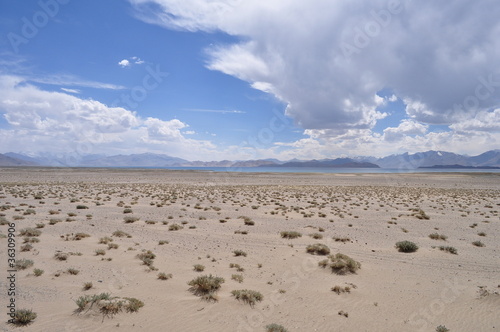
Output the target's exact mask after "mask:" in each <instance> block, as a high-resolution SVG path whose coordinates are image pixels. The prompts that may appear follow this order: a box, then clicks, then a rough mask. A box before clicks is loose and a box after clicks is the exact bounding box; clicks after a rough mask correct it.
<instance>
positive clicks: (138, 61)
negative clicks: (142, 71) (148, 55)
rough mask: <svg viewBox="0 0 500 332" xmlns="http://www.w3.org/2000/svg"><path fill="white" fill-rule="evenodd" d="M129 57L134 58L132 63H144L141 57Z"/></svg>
mask: <svg viewBox="0 0 500 332" xmlns="http://www.w3.org/2000/svg"><path fill="white" fill-rule="evenodd" d="M130 59H132V60H134V63H135V64H136V65H142V64H143V63H144V60H141V58H139V57H136V56H133V57H131V58H130Z"/></svg>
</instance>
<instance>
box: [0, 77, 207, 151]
mask: <svg viewBox="0 0 500 332" xmlns="http://www.w3.org/2000/svg"><path fill="white" fill-rule="evenodd" d="M0 114H2V115H3V117H4V119H5V120H6V122H7V125H8V126H7V127H6V128H4V129H0V141H1V142H2V146H1V150H2V151H1V152H8V151H10V150H12V149H13V150H15V151H25V152H32V153H36V152H47V151H50V152H58V153H63V152H64V153H76V154H79V155H83V154H88V153H112V154H116V153H117V152H120V151H123V152H124V153H127V154H130V153H137V152H146V151H149V152H155V151H156V152H158V153H167V154H171V155H174V156H179V157H184V158H193V157H202V156H210V155H213V150H214V149H215V146H214V145H213V144H212V143H211V142H209V141H202V140H194V139H187V138H185V137H184V135H183V133H182V132H181V130H182V129H184V128H187V127H188V125H187V124H186V123H183V122H182V121H180V120H177V119H173V120H161V119H158V118H151V117H149V118H146V119H143V118H141V117H140V116H138V115H137V114H136V113H135V112H132V111H129V110H127V109H124V108H122V107H109V106H107V105H105V104H103V103H101V102H99V101H95V100H92V99H81V98H78V97H76V96H73V95H70V94H67V93H63V92H50V91H45V90H42V89H40V88H38V87H36V86H33V85H30V84H28V83H27V81H26V79H24V78H22V77H18V76H5V75H0ZM82 147H84V148H82Z"/></svg>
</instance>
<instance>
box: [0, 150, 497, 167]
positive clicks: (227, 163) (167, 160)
mask: <svg viewBox="0 0 500 332" xmlns="http://www.w3.org/2000/svg"><path fill="white" fill-rule="evenodd" d="M0 166H48V167H335V168H392V169H416V168H434V167H440V168H447V167H450V168H457V167H468V168H481V167H485V168H486V167H490V168H491V167H500V149H499V150H491V151H487V152H484V153H482V154H480V155H477V156H466V155H460V154H455V153H451V152H445V151H427V152H418V153H414V154H409V153H403V154H398V155H390V156H387V157H383V158H376V157H352V158H336V159H320V160H315V159H313V160H298V159H293V160H288V161H280V160H277V159H259V160H237V161H231V160H222V161H209V162H207V161H188V160H185V159H181V158H176V157H172V156H168V155H165V154H155V153H142V154H131V155H114V156H105V155H96V154H94V155H85V156H78V157H75V156H73V155H53V154H50V153H42V154H38V155H31V156H28V155H25V154H21V153H13V152H9V153H5V154H0Z"/></svg>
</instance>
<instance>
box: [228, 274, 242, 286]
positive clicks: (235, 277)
mask: <svg viewBox="0 0 500 332" xmlns="http://www.w3.org/2000/svg"><path fill="white" fill-rule="evenodd" d="M231 279H232V280H234V281H237V282H239V283H240V284H241V283H242V282H243V275H241V274H232V275H231Z"/></svg>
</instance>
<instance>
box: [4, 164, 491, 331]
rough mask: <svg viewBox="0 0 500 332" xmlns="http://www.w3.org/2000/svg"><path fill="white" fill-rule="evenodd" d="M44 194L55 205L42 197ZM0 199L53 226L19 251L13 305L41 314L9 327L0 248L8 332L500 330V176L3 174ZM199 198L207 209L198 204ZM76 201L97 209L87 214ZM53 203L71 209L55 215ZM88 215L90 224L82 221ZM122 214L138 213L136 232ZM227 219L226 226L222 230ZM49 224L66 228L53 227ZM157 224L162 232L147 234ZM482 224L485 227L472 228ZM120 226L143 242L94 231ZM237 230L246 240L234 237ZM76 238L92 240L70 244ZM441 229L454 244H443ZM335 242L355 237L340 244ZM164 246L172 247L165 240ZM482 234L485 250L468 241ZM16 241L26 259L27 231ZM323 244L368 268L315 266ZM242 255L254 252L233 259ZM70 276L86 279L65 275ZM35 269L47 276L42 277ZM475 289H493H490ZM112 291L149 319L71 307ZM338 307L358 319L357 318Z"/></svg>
mask: <svg viewBox="0 0 500 332" xmlns="http://www.w3.org/2000/svg"><path fill="white" fill-rule="evenodd" d="M39 192H41V193H42V195H43V197H44V198H43V199H42V201H43V202H45V204H41V203H40V199H34V194H36V193H39ZM0 197H1V198H0V206H3V205H7V203H10V204H11V205H12V208H10V209H7V210H4V211H0V213H3V214H4V215H5V216H4V217H5V218H6V219H7V221H9V222H12V221H13V216H16V215H17V216H19V215H23V212H25V210H27V209H28V208H30V205H32V206H34V208H33V209H34V210H35V211H36V214H35V215H26V216H24V217H25V218H24V219H23V220H16V221H14V222H15V223H16V229H17V233H18V232H19V230H21V229H22V228H25V227H35V224H36V223H44V224H45V227H44V228H41V229H40V230H41V231H42V234H41V236H39V239H40V242H39V243H34V244H33V247H34V249H33V250H31V251H28V252H18V253H17V258H18V259H19V258H28V259H32V260H33V261H34V262H35V264H34V266H33V267H31V268H29V269H27V270H23V271H19V272H18V273H17V280H16V287H17V291H18V294H17V296H16V301H17V302H16V303H17V307H18V308H28V309H33V311H35V312H36V313H37V314H38V317H37V318H36V320H35V321H34V322H33V323H32V324H31V325H29V326H27V327H22V328H17V327H13V326H12V325H7V324H5V321H6V317H7V315H6V312H7V309H6V305H7V302H6V301H7V300H6V298H7V296H6V293H7V285H6V278H5V276H6V269H7V268H6V265H7V264H6V263H7V262H6V260H7V258H6V249H7V240H6V239H0V257H1V260H2V261H1V265H0V266H1V273H2V274H1V275H0V277H1V279H0V280H1V294H2V295H1V307H2V308H3V309H2V323H1V325H0V329H4V330H7V331H10V330H13V331H73V332H76V331H265V328H264V327H265V326H266V325H267V324H270V323H277V324H281V325H283V326H285V327H286V328H287V329H288V331H435V329H436V327H437V326H438V325H445V326H446V327H447V328H449V329H450V331H453V332H455V331H499V330H500V295H498V292H499V291H500V288H499V287H500V241H499V238H500V220H499V212H498V211H499V210H500V176H499V175H491V174H490V175H488V174H475V175H472V174H400V175H395V174H392V175H386V174H276V173H273V174H271V173H267V174H244V173H239V174H236V173H228V174H226V173H207V172H174V171H165V170H102V169H95V170H92V169H49V168H46V169H16V168H2V169H0ZM71 199H76V200H77V201H75V202H70V201H71ZM119 201H123V202H124V205H130V206H131V208H132V210H133V213H132V214H124V213H123V210H124V207H119V206H117V203H118V202H119ZM96 202H99V203H100V204H102V205H96ZM55 203H59V204H57V205H56V204H55ZM197 203H199V205H200V207H201V208H195V205H196V204H197ZM79 204H83V205H86V206H88V207H89V209H87V210H80V209H76V206H77V205H79ZM156 204H158V205H161V204H163V206H160V207H157V206H156ZM188 205H189V206H188ZM252 206H258V208H257V209H253V208H252ZM211 207H216V209H213V208H211ZM217 208H220V210H219V211H216V210H218V209H217ZM293 208H296V210H294V209H293ZM412 208H416V209H422V210H423V211H425V213H426V214H427V215H428V216H429V217H430V219H429V220H425V219H418V218H416V217H415V216H412V215H411V214H412V213H413V212H412V211H410V209H412ZM16 209H18V211H16ZM49 210H60V213H59V214H55V215H50V214H49ZM273 211H276V212H277V213H276V214H271V212H273ZM72 212H73V213H76V214H77V216H76V217H74V219H75V220H74V221H72V222H66V221H65V220H66V218H68V213H72ZM273 213H274V212H273ZM302 213H305V214H306V215H307V214H312V216H309V217H304V215H303V214H302ZM319 213H324V214H326V217H321V216H320V215H319ZM87 214H92V219H90V220H87V218H86V215H87ZM124 216H135V217H140V220H139V221H137V222H135V223H131V224H125V223H124V221H123V218H124ZM168 216H172V217H173V218H172V219H168ZM239 216H248V217H250V218H252V220H254V221H255V225H254V226H246V225H244V221H243V220H242V219H238V217H239ZM199 217H205V218H206V220H200V219H199ZM226 217H229V219H227V222H226V223H221V222H220V221H219V220H220V219H224V218H226ZM52 218H59V219H62V220H63V221H62V222H60V223H57V224H55V225H49V220H50V219H52ZM146 220H154V221H157V222H158V223H156V224H153V225H149V224H146V223H145V221H146ZM330 220H333V222H330ZM162 221H168V222H169V225H171V224H173V223H177V224H181V222H182V221H186V222H187V224H185V225H183V226H184V229H182V230H179V231H168V227H169V225H163V224H162ZM388 222H392V223H391V224H390V223H388ZM396 223H397V224H396ZM473 224H477V226H475V227H474V228H471V227H470V226H471V225H473ZM349 225H351V226H349ZM189 226H196V228H195V229H189ZM319 227H321V228H323V229H324V232H321V234H323V239H321V240H314V239H312V238H311V237H309V236H308V234H311V233H319V232H318V228H319ZM403 228H404V229H406V231H407V233H405V232H404V231H403ZM435 228H438V230H436V229H435ZM116 230H123V231H125V232H128V233H130V234H131V235H132V238H117V237H112V238H113V239H114V241H113V243H116V244H118V245H119V248H118V249H110V250H108V249H107V246H106V245H104V244H98V241H99V238H101V237H104V236H111V234H112V233H113V232H114V231H116ZM237 230H240V231H243V230H247V231H248V234H247V235H243V234H235V233H234V232H235V231H237ZM281 231H298V232H301V233H302V234H303V235H302V237H301V238H298V239H294V240H287V239H282V238H281V237H280V234H279V233H280V232H281ZM0 232H1V233H2V234H6V233H7V226H0ZM77 232H84V233H88V234H90V235H91V237H89V238H85V239H83V240H80V241H64V239H62V238H60V236H61V235H65V234H68V233H77ZM479 232H484V233H486V236H479V235H478V233H479ZM17 233H16V234H17ZM431 233H439V234H444V235H446V236H447V237H448V239H447V240H446V241H442V240H432V239H430V238H429V237H428V235H429V234H431ZM332 237H348V238H350V239H351V241H349V242H346V243H341V242H335V241H334V240H333V239H332ZM159 240H168V241H169V244H165V245H159V244H158V241H159ZM401 240H409V241H413V242H415V243H417V244H418V245H419V247H420V248H419V250H418V251H417V252H414V253H407V254H405V253H400V252H398V251H397V250H396V249H395V243H396V242H397V241H401ZM477 240H480V241H481V242H483V243H484V244H485V246H484V247H476V246H473V245H472V242H473V241H477ZM17 241H18V245H17V249H18V250H19V248H20V246H21V245H22V242H23V241H22V237H17ZM314 243H323V244H326V245H328V246H329V247H330V249H331V251H332V253H338V252H341V253H344V254H346V255H349V256H351V257H352V258H354V259H355V260H357V261H359V262H360V263H361V269H360V270H359V271H358V272H357V274H348V275H337V274H333V273H331V272H330V271H329V270H325V269H322V268H320V267H318V266H317V262H319V261H320V260H322V259H324V257H323V256H313V255H310V254H307V253H306V251H305V247H306V246H307V245H309V244H314ZM441 245H444V246H452V247H454V248H456V249H457V251H458V254H457V255H453V254H450V253H447V252H444V251H440V250H439V249H437V248H432V247H433V246H441ZM129 247H131V248H133V249H135V250H127V249H128V248H129ZM98 248H102V249H106V255H105V256H96V255H95V250H96V249H98ZM141 249H148V250H151V251H153V252H154V253H155V254H156V255H157V257H156V258H155V259H154V266H155V267H157V268H158V271H155V272H148V271H147V270H148V268H147V266H145V265H142V263H141V261H140V260H139V259H137V258H136V255H137V254H138V253H139V252H140V251H141ZM235 249H242V250H244V251H246V252H247V253H248V256H247V257H234V255H233V254H232V251H233V250H235ZM57 250H60V251H63V252H81V253H82V255H81V256H70V257H69V259H68V260H67V261H58V260H56V259H55V258H54V254H55V252H56V251H57ZM207 255H209V257H210V258H207V257H208V256H207ZM102 258H112V261H103V260H101V259H102ZM213 258H215V261H212V259H213ZM230 263H238V264H240V265H241V266H242V267H244V268H245V271H244V272H241V274H242V275H243V276H244V281H243V283H241V284H240V283H237V282H236V281H234V280H231V275H232V274H236V273H238V272H236V270H235V269H234V268H230V267H229V264H230ZM259 263H260V264H262V267H261V268H259V267H258V264H259ZM194 264H203V265H205V267H206V268H205V271H204V272H201V273H200V272H195V271H193V265H194ZM70 267H74V268H76V269H78V270H80V273H79V274H78V275H69V274H65V273H63V274H61V275H60V276H59V277H56V276H55V274H56V273H57V272H58V271H65V270H66V269H68V268H70ZM34 268H40V269H43V270H44V271H45V273H44V274H43V275H42V276H40V277H35V276H33V275H32V273H33V269H34ZM158 272H165V273H172V274H173V278H172V279H170V280H159V279H157V273H158ZM203 274H214V275H217V276H221V277H223V278H224V279H225V283H224V284H222V287H221V289H220V290H219V292H218V297H219V301H218V302H216V303H208V302H205V301H203V300H201V299H200V298H199V297H197V296H195V295H193V294H192V293H191V292H189V290H188V288H189V286H188V285H187V282H188V281H189V280H191V279H193V278H195V277H197V276H200V275H203ZM89 281H91V282H92V283H93V285H94V289H91V290H88V291H83V290H82V286H83V283H84V282H89ZM351 283H352V284H354V285H356V288H355V289H351V293H349V294H346V293H344V294H340V295H337V294H336V293H334V292H332V291H331V290H330V289H331V288H332V287H333V286H335V285H339V286H345V285H346V284H351ZM479 286H482V287H485V288H484V289H485V290H486V291H487V293H488V295H486V296H480V292H479V290H480V288H479ZM234 289H251V290H256V291H259V292H260V293H262V295H263V296H264V300H263V301H262V302H260V303H257V304H256V305H255V306H254V307H253V308H252V307H250V306H249V305H248V304H245V303H243V302H238V301H237V300H235V299H234V297H232V296H231V291H232V290H234ZM280 290H284V291H285V293H280ZM101 292H109V293H111V294H112V295H113V296H120V297H135V298H138V299H140V300H142V301H143V302H144V303H145V306H144V307H143V308H141V309H140V310H139V312H138V313H127V312H122V313H119V314H117V315H116V316H114V317H113V318H107V317H104V319H103V316H102V315H101V314H98V313H95V314H94V315H91V312H92V311H89V312H87V313H85V312H83V313H75V310H76V309H77V306H76V304H75V302H74V301H75V300H76V299H77V298H78V297H80V296H82V295H85V294H96V293H101ZM339 311H344V312H348V317H345V316H341V315H339V314H338V312H339Z"/></svg>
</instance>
